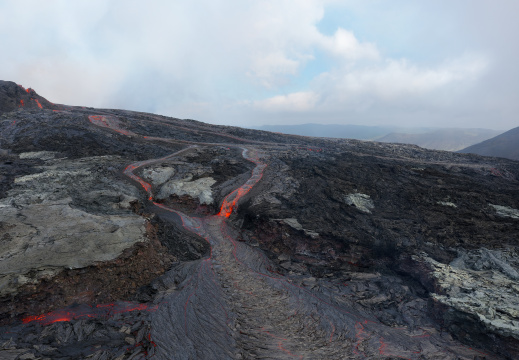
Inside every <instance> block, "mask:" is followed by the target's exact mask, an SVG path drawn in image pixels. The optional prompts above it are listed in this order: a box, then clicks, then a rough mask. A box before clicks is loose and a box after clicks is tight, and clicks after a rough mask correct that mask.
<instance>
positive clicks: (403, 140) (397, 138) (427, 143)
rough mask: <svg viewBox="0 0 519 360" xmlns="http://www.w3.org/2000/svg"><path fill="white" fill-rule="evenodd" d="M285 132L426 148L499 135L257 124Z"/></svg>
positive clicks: (482, 131) (458, 147)
mask: <svg viewBox="0 0 519 360" xmlns="http://www.w3.org/2000/svg"><path fill="white" fill-rule="evenodd" d="M254 129H257V130H266V131H272V132H277V133H283V134H292V135H303V136H319V137H329V138H344V139H357V140H376V141H380V142H387V143H400V144H414V145H418V146H421V147H423V148H426V149H432V150H448V151H457V150H461V149H464V148H466V147H467V146H470V145H473V144H477V143H479V142H481V141H484V140H487V139H490V138H492V137H494V136H496V135H499V134H500V133H501V131H497V130H489V129H438V128H404V127H397V126H365V125H339V124H328V125H326V124H301V125H263V126H259V127H254Z"/></svg>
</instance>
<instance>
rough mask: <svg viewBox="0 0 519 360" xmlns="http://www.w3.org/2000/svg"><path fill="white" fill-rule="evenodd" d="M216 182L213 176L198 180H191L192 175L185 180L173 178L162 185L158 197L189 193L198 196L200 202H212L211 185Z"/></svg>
mask: <svg viewBox="0 0 519 360" xmlns="http://www.w3.org/2000/svg"><path fill="white" fill-rule="evenodd" d="M214 183H216V180H215V179H213V178H212V177H205V178H201V179H197V180H191V177H188V178H186V179H183V180H171V181H168V182H167V183H165V184H164V185H162V187H161V189H160V191H159V193H158V195H157V198H158V199H167V198H168V197H169V196H170V195H178V196H182V195H188V196H191V197H192V198H197V199H198V201H200V204H211V203H212V202H213V192H212V190H211V186H212V185H213V184H214Z"/></svg>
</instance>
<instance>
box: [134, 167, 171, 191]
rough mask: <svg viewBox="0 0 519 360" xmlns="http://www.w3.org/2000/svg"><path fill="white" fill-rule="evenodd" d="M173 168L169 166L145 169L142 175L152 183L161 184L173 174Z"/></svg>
mask: <svg viewBox="0 0 519 360" xmlns="http://www.w3.org/2000/svg"><path fill="white" fill-rule="evenodd" d="M175 172H176V171H175V169H174V168H172V167H169V166H166V167H155V168H151V169H145V170H144V171H143V172H142V175H143V176H144V177H145V178H146V179H148V180H149V181H151V183H152V185H155V186H157V185H162V184H164V183H165V182H166V181H168V180H169V179H170V178H171V177H172V176H173V175H175Z"/></svg>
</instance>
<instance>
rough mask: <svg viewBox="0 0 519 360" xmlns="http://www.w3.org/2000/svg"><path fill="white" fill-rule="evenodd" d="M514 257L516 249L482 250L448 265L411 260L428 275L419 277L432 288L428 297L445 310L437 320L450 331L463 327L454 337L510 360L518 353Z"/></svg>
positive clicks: (419, 258)
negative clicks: (484, 345) (482, 343)
mask: <svg viewBox="0 0 519 360" xmlns="http://www.w3.org/2000/svg"><path fill="white" fill-rule="evenodd" d="M517 255H518V254H517V249H514V248H512V249H510V248H509V249H503V250H489V249H485V248H481V249H478V250H473V251H469V252H465V251H463V252H460V255H459V257H457V258H456V259H455V260H454V261H452V262H451V264H450V265H448V264H442V263H440V262H437V261H435V260H433V259H431V258H430V257H428V256H427V255H425V254H421V255H416V256H413V261H414V262H415V265H416V268H417V269H420V268H424V269H426V270H425V271H422V272H421V273H420V274H419V275H418V276H421V277H422V279H421V280H422V281H423V282H424V283H428V284H430V285H432V286H433V287H434V292H432V293H431V297H432V299H433V301H434V302H437V303H439V304H441V305H442V306H438V305H436V308H437V309H443V311H440V313H439V314H436V316H437V317H438V318H440V319H442V321H443V322H444V324H445V326H447V327H449V328H450V329H451V330H453V331H454V330H455V329H457V328H458V324H459V323H462V324H463V323H465V325H464V326H462V328H463V331H460V332H458V333H457V334H456V332H455V334H456V336H458V337H461V338H464V340H465V341H468V342H472V343H473V344H474V345H477V344H478V342H484V343H485V344H486V345H487V346H488V347H489V348H492V349H493V350H494V351H496V352H500V353H503V354H506V355H508V356H510V357H514V356H515V354H516V352H517V350H518V349H519V283H518V281H517V280H518V279H519V273H518V271H519V261H518V260H517ZM467 319H470V320H467ZM468 324H470V326H468ZM470 327H473V329H470Z"/></svg>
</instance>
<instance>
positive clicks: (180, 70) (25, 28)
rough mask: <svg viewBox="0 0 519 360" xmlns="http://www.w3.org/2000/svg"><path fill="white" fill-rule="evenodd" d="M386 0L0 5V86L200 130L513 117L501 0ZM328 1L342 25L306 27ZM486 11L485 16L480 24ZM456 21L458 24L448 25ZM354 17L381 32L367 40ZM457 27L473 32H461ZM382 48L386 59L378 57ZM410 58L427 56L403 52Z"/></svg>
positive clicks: (513, 47)
mask: <svg viewBox="0 0 519 360" xmlns="http://www.w3.org/2000/svg"><path fill="white" fill-rule="evenodd" d="M395 1H397V5H398V6H396V5H393V4H391V5H390V4H388V5H381V4H382V3H380V4H379V2H376V4H375V5H373V4H369V2H357V3H355V4H356V5H355V4H354V2H352V1H344V0H340V1H339V0H337V1H327V0H250V1H243V2H237V1H230V0H212V1H208V0H192V1H189V2H179V1H166V0H157V1H154V3H153V6H150V4H149V3H144V2H141V1H136V0H124V1H123V0H75V1H73V2H70V1H67V0H53V1H52V5H53V6H49V5H48V3H47V2H42V1H40V0H17V1H10V2H9V1H0V49H2V53H3V54H4V55H5V56H2V57H0V78H1V79H6V80H14V81H16V82H18V83H21V84H23V85H24V86H31V87H33V88H35V89H36V91H38V92H39V93H40V94H42V95H43V96H46V97H48V98H49V100H51V101H55V102H62V103H71V104H83V105H88V106H98V107H119V108H122V107H125V108H131V109H135V110H143V111H167V115H172V116H182V117H195V116H197V117H198V118H199V119H200V120H202V121H204V120H205V121H219V122H226V121H231V117H232V116H234V118H233V119H238V120H239V121H246V120H243V119H251V120H250V121H254V119H262V113H263V112H268V114H269V119H272V118H274V115H275V112H279V113H280V114H282V115H279V118H278V120H276V121H280V122H282V121H283V118H281V116H285V117H286V116H289V114H290V112H293V113H294V114H295V115H294V116H296V115H297V117H298V118H300V117H302V116H306V115H304V114H306V113H308V114H310V115H312V116H314V119H316V120H314V121H320V119H327V118H328V117H333V116H335V118H336V119H342V117H343V116H347V115H348V114H349V115H351V114H352V111H353V112H355V114H360V113H362V114H366V116H365V117H364V118H361V117H360V116H359V117H358V121H357V122H361V121H363V120H362V119H368V115H370V114H382V113H383V114H387V117H388V119H389V118H392V119H398V118H399V116H400V113H398V114H397V113H395V112H392V111H393V109H394V108H399V109H404V110H405V108H406V107H411V105H410V104H411V102H413V105H412V107H413V108H416V107H420V109H422V112H423V113H430V114H433V113H434V114H437V113H438V114H439V113H441V114H442V116H444V117H445V118H447V117H446V116H445V114H448V113H451V114H454V113H457V112H460V111H463V112H465V113H466V114H469V113H470V111H472V112H473V113H474V114H475V115H476V116H480V115H479V114H481V113H482V112H483V111H482V110H483V109H484V110H486V113H487V114H488V113H492V112H493V110H496V109H497V110H499V111H501V113H503V114H505V113H506V117H507V119H515V118H514V117H513V116H512V115H511V114H514V113H517V111H516V110H519V109H518V106H517V105H512V104H519V102H518V101H517V99H516V97H517V95H516V94H517V91H516V88H517V86H518V85H517V84H519V81H517V80H518V79H517V77H518V76H519V72H518V71H517V66H516V58H517V53H519V50H517V48H518V46H519V45H517V44H518V43H517V42H516V41H514V40H515V39H514V34H515V33H517V31H513V30H515V29H517V26H518V25H517V24H518V23H517V22H516V21H515V20H514V18H513V14H515V12H514V11H511V10H510V9H515V8H517V5H511V4H513V3H514V2H511V1H508V3H507V4H506V6H505V5H502V8H499V9H498V7H495V6H493V5H488V4H487V3H486V2H484V1H482V0H475V1H476V2H477V4H479V5H478V6H476V7H475V8H473V7H471V4H472V2H470V1H468V0H464V1H462V2H461V3H460V4H458V3H457V4H458V5H456V7H457V8H458V9H459V11H451V12H449V10H450V9H451V8H452V6H454V5H452V6H451V5H450V3H448V2H447V1H446V0H439V1H438V2H434V5H430V4H432V3H430V2H425V1H423V2H416V3H413V4H414V5H412V6H411V5H406V3H407V2H406V1H403V0H395ZM330 3H335V5H334V6H336V8H337V7H338V8H340V7H343V9H347V11H350V12H351V14H352V16H351V19H349V20H347V21H348V22H346V20H345V21H344V22H342V23H340V22H338V26H337V27H336V28H333V27H328V28H327V31H326V32H324V31H320V29H321V28H323V27H321V26H320V25H319V22H320V21H322V20H323V19H324V22H326V19H327V18H326V16H325V15H326V12H327V11H330V9H329V8H328V6H329V4H330ZM352 4H353V5H352ZM431 7H433V8H435V9H437V11H430V8H431ZM395 8H398V11H397V10H394V11H389V10H391V9H395ZM400 8H402V10H400ZM468 9H471V11H472V10H473V11H472V12H470V11H468ZM488 9H494V10H492V11H494V12H496V15H495V16H493V17H486V16H485V15H486V13H488V12H489V11H488ZM507 9H508V10H507ZM462 10H463V11H462ZM465 10H467V11H465ZM345 11H346V10H345ZM445 11H447V15H445ZM505 13H506V14H505ZM348 14H349V13H348ZM449 14H450V15H449ZM416 15H419V16H416ZM497 15H499V16H497ZM505 15H507V16H505ZM459 16H464V17H465V18H463V19H459V20H460V21H459V22H458V21H457V20H458V17H459ZM332 17H333V16H332ZM466 17H473V19H472V20H471V21H470V22H469V21H467V19H466ZM348 18H349V17H348ZM503 19H504V20H503ZM350 20H351V21H350ZM483 20H485V21H487V22H485V24H486V25H485V26H481V25H480V24H481V21H483ZM424 21H425V22H426V23H427V27H426V28H424V29H425V30H424V29H423V28H422V25H423V24H422V23H423V22H424ZM503 21H504V22H506V24H508V25H507V27H506V28H505V29H506V30H507V31H506V33H505V32H504V31H503V30H501V27H500V26H501V22H503ZM360 22H362V24H369V28H370V29H375V28H376V27H377V26H378V27H381V29H379V30H378V31H379V33H378V34H379V35H378V36H377V32H376V31H373V32H369V31H366V26H368V25H365V27H364V29H362V26H359V23H360ZM440 22H441V23H442V26H441V28H438V23H440ZM402 24H405V25H402ZM467 24H468V25H467ZM471 24H472V25H471ZM321 25H322V24H321ZM350 25H351V26H350ZM467 29H470V32H471V33H473V34H475V35H473V36H469V35H470V34H468V35H467V34H465V35H464V33H463V32H464V31H465V32H467V31H469V30H467ZM386 30H387V31H386ZM414 30H416V31H414ZM461 30H463V31H461ZM380 34H386V35H387V34H390V35H387V36H386V37H384V35H380ZM393 38H394V39H393ZM431 38H435V41H436V42H432V43H431V42H430V39H431ZM388 39H389V40H391V41H388ZM409 39H411V40H412V41H413V42H411V43H410V45H406V44H407V43H408V40H409ZM451 39H456V40H455V41H451ZM384 40H385V42H384ZM467 40H471V41H467ZM428 41H429V42H428ZM395 43H398V44H399V47H398V49H397V50H395V52H394V53H398V55H394V54H393V55H391V51H392V48H391V47H392V46H393V44H395ZM489 43H491V45H492V46H493V47H489V45H488V44H489ZM431 44H432V45H431ZM443 44H445V46H443ZM498 45H499V46H498ZM406 46H408V47H409V48H408V49H406ZM478 46H480V47H478ZM411 47H412V48H411ZM388 49H389V50H388ZM424 49H426V50H428V51H429V53H425V55H424V56H423V57H422V58H420V57H419V56H416V55H417V54H418V55H419V53H420V52H421V51H424ZM431 49H433V50H431ZM445 49H448V50H445ZM458 49H459V52H458ZM488 49H491V50H488ZM492 49H494V50H495V51H496V54H493V53H492V52H491V51H494V50H492ZM406 50H408V51H406ZM487 50H488V51H487ZM465 51H473V52H474V53H475V54H484V56H483V55H463V53H464V52H465ZM411 53H412V54H414V55H415V56H414V57H413V55H410V54H411ZM431 53H434V54H435V55H436V54H437V56H434V57H432V56H430V54H431ZM499 56H501V58H499ZM447 58H449V59H451V60H445V59H447ZM487 59H491V60H492V61H488V60H487ZM503 59H506V61H504V60H503ZM494 60H495V61H494ZM499 60H501V63H499ZM499 64H501V65H503V64H504V65H505V66H501V67H500V66H499ZM258 99H259V100H258ZM261 99H264V100H261ZM475 99H477V100H475ZM236 104H239V105H236ZM244 104H248V105H244ZM460 109H461V110H460ZM472 109H474V110H472ZM478 109H479V110H478ZM404 110H402V111H404ZM191 111H192V112H193V115H192V116H191V115H189V113H190V112H191ZM310 115H309V116H310ZM363 116H364V115H363ZM503 116H505V115H503ZM466 117H469V115H466ZM480 117H481V118H482V116H480ZM352 118H353V117H351V116H350V117H349V118H348V119H352ZM238 120H236V121H238ZM323 121H327V122H330V121H331V120H323ZM348 121H352V120H348ZM366 121H367V120H366ZM388 121H389V120H388ZM507 121H509V122H511V121H512V120H507Z"/></svg>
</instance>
